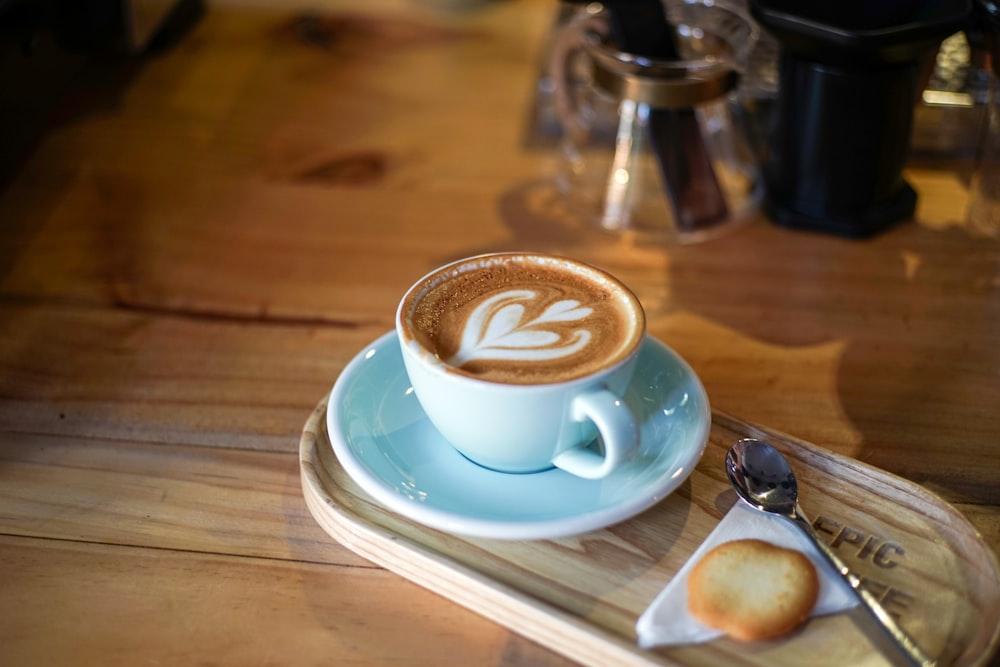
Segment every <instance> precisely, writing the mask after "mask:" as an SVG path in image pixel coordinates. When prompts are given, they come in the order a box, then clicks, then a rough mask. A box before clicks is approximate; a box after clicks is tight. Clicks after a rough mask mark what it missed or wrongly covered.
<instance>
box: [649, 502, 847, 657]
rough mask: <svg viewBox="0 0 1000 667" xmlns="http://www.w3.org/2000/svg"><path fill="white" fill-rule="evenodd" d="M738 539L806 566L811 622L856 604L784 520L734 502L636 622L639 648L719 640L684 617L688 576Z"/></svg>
mask: <svg viewBox="0 0 1000 667" xmlns="http://www.w3.org/2000/svg"><path fill="white" fill-rule="evenodd" d="M744 538H756V539H759V540H764V541H766V542H771V543H772V544H776V545H778V546H782V547H786V548H789V549H796V550H798V551H801V552H802V553H804V554H805V555H806V556H808V557H809V559H810V560H812V562H813V565H815V566H816V573H817V574H818V575H819V580H820V586H819V597H818V598H817V600H816V606H815V607H813V611H812V616H823V615H826V614H832V613H835V612H838V611H842V610H844V609H849V608H851V607H853V606H855V605H856V604H858V602H857V599H856V598H855V597H854V595H853V593H852V592H851V589H850V586H848V585H847V583H846V582H844V581H843V580H842V579H841V578H840V576H839V575H838V574H837V573H836V571H835V570H834V569H833V567H831V566H830V565H829V564H828V563H827V562H826V561H825V560H823V558H822V556H820V554H819V551H818V550H817V548H816V546H815V545H813V544H812V542H811V541H810V540H809V538H807V537H806V536H805V535H803V534H802V532H801V530H800V529H799V528H797V527H796V526H794V525H793V524H792V523H791V522H790V521H789V520H787V519H784V518H781V517H779V516H775V515H771V514H766V513H764V512H760V511H757V510H755V509H753V508H751V507H749V506H747V505H746V504H745V503H743V502H737V503H736V504H735V505H733V507H732V509H730V510H729V512H728V513H726V516H724V517H723V518H722V521H720V522H719V525H718V526H716V527H715V530H713V531H712V533H711V534H710V535H709V536H708V537H707V538H706V539H705V541H704V542H703V543H702V544H701V546H700V547H698V550H697V551H695V552H694V554H693V555H692V556H691V558H690V559H688V562H687V563H685V564H684V567H682V568H681V569H680V570H679V571H678V572H677V574H676V575H675V576H674V578H673V579H671V580H670V583H668V584H667V585H666V587H665V588H664V589H663V590H662V591H660V594H659V595H657V596H656V599H655V600H653V602H652V604H650V605H649V608H648V609H646V611H644V612H643V614H642V616H640V617H639V620H638V622H637V623H636V626H635V629H636V633H637V634H638V636H639V646H640V647H642V648H652V647H653V646H663V645H666V644H695V643H699V642H706V641H709V640H711V639H715V638H716V637H720V636H722V634H723V633H722V632H721V631H719V630H716V629H714V628H710V627H707V626H705V625H702V624H701V623H699V622H698V621H696V620H695V619H694V617H692V616H691V614H689V613H688V608H687V578H688V573H689V572H690V571H691V569H692V568H693V567H694V566H695V563H697V562H698V561H700V560H701V558H702V556H704V555H705V554H706V553H707V552H708V551H709V550H710V549H712V548H714V547H716V546H718V545H720V544H722V543H724V542H730V541H732V540H739V539H744Z"/></svg>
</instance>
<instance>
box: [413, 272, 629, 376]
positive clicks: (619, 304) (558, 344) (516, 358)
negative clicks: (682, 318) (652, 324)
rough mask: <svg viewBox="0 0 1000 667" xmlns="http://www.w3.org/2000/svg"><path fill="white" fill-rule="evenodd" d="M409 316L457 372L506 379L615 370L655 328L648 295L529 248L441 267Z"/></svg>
mask: <svg viewBox="0 0 1000 667" xmlns="http://www.w3.org/2000/svg"><path fill="white" fill-rule="evenodd" d="M399 314H400V317H401V318H402V321H403V322H404V323H405V329H406V330H407V333H408V334H409V335H411V336H412V338H413V340H415V341H416V342H417V343H418V344H419V345H421V346H422V347H423V348H424V349H426V350H428V351H430V352H431V353H432V354H433V355H434V356H436V357H437V358H438V359H439V360H441V361H442V362H444V364H446V366H447V368H448V369H449V370H450V371H452V372H456V373H459V374H462V375H468V376H471V377H475V378H478V379H481V380H486V381H489V382H497V383H504V384H529V385H533V384H552V383H559V382H565V381H569V380H573V379H576V378H580V377H584V376H588V375H591V374H593V373H594V372H596V371H598V370H601V369H605V368H608V367H611V366H614V365H615V364H617V363H619V362H621V361H623V360H625V359H627V358H629V356H630V355H631V354H632V353H633V352H634V351H635V349H636V348H637V347H638V345H639V344H640V342H641V340H642V337H643V332H644V327H645V317H644V314H643V311H642V306H641V305H640V304H639V301H638V299H636V297H635V295H633V294H632V292H630V291H629V290H628V288H626V287H625V286H624V285H622V284H621V283H619V282H618V281H617V280H615V279H614V278H612V277H611V276H609V275H607V274H606V273H604V272H603V271H600V270H598V269H595V268H593V267H591V266H588V265H586V264H581V263H578V262H575V261H571V260H565V259H561V258H556V257H549V256H539V255H531V254H519V253H510V254H497V255H489V256H484V257H478V258H472V259H469V260H465V261H463V262H460V263H457V264H453V265H450V266H447V267H444V268H442V269H440V270H438V271H437V272H435V273H432V274H431V275H429V276H427V277H426V278H425V279H423V280H422V281H420V282H419V283H418V284H417V285H416V286H415V287H414V288H413V289H411V291H410V292H409V293H408V294H407V295H406V296H405V297H404V299H403V302H402V303H401V305H400V313H399Z"/></svg>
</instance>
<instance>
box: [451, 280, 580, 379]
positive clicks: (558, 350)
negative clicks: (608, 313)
mask: <svg viewBox="0 0 1000 667" xmlns="http://www.w3.org/2000/svg"><path fill="white" fill-rule="evenodd" d="M537 298H538V294H537V293H536V292H534V291H532V290H509V291H506V292H502V293H500V294H495V295H493V296H491V297H489V298H488V299H485V300H484V301H483V302H482V303H481V304H479V305H478V306H477V307H476V308H475V309H474V310H473V311H472V314H471V315H470V316H469V319H468V321H466V323H465V328H464V329H463V331H462V343H461V347H460V348H459V350H458V352H457V353H455V355H454V356H452V357H451V358H450V359H448V362H447V363H448V364H449V365H451V366H456V367H461V366H463V365H464V364H466V363H468V362H470V361H473V360H484V359H494V360H498V359H504V360H514V361H544V360H551V359H558V358H560V357H566V356H569V355H571V354H574V353H576V352H579V351H580V350H582V349H583V348H584V347H586V346H587V343H589V342H590V339H591V332H590V331H587V330H586V329H578V330H576V331H574V332H573V333H572V335H570V336H568V337H566V336H561V335H560V334H559V333H558V332H556V331H552V330H548V329H546V328H545V327H544V325H545V324H547V323H549V324H551V323H556V322H572V321H576V320H582V319H584V318H586V317H587V316H588V315H590V314H591V313H592V312H593V309H591V308H588V307H586V306H581V305H580V302H579V301H576V300H573V299H564V300H561V301H556V302H555V303H552V304H550V305H548V306H547V307H546V308H545V310H544V311H543V312H542V314H541V315H539V316H538V317H536V318H535V319H533V320H530V321H528V322H522V320H523V319H524V314H525V310H526V309H525V306H524V302H530V301H533V300H534V299H537Z"/></svg>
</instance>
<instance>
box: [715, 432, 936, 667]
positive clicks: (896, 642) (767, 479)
mask: <svg viewBox="0 0 1000 667" xmlns="http://www.w3.org/2000/svg"><path fill="white" fill-rule="evenodd" d="M726 474H727V475H728V476H729V481H731V482H732V483H733V487H734V488H735V489H736V493H738V494H739V496H740V498H742V499H743V500H744V501H746V502H747V503H749V504H750V505H751V506H753V507H755V508H757V509H759V510H761V511H763V512H769V513H771V514H778V515H780V516H783V517H786V518H788V519H790V520H791V521H792V523H794V524H795V525H796V526H798V527H799V528H800V529H801V530H802V532H804V533H805V534H806V535H807V536H808V537H809V538H810V539H811V540H812V541H813V542H814V543H815V544H816V547H817V548H818V549H819V552H820V553H821V554H823V557H824V558H825V559H826V560H827V561H828V562H829V563H830V565H832V566H833V569H834V570H836V571H837V572H838V573H839V574H840V576H841V577H843V579H844V581H846V582H847V583H848V584H849V585H850V587H851V590H852V591H853V592H854V594H855V595H856V596H857V597H858V599H859V600H860V601H861V607H862V609H864V610H865V611H866V612H867V614H866V616H865V618H867V619H868V620H871V621H875V623H866V624H865V625H866V626H871V627H873V628H875V629H877V630H878V632H867V631H868V630H869V629H870V628H869V627H866V628H865V629H866V634H869V637H870V638H871V639H872V640H873V641H875V642H876V643H877V644H878V645H879V646H880V647H881V648H882V649H883V650H884V651H885V652H886V653H887V655H888V657H891V658H892V659H893V662H894V663H895V664H901V665H921V666H922V667H927V666H930V665H933V664H934V661H933V660H931V659H930V658H929V657H927V655H925V654H924V652H923V651H921V650H920V647H919V646H917V645H916V643H914V641H913V640H912V639H910V637H909V636H908V635H907V634H906V633H905V632H904V631H903V629H902V628H900V627H899V625H898V624H897V623H896V621H895V620H893V618H892V616H890V615H889V613H888V612H887V611H886V610H885V608H883V607H882V605H881V604H879V601H878V600H877V599H876V598H875V596H873V595H872V594H871V593H869V592H868V591H867V590H866V589H865V588H864V587H863V586H862V585H861V580H860V579H859V578H858V577H857V576H855V575H854V574H852V573H851V571H850V570H849V569H848V568H847V566H846V565H845V564H844V561H842V560H841V559H840V557H839V556H837V554H836V553H834V552H833V550H832V549H831V548H830V547H829V546H828V545H827V544H826V542H824V541H823V540H821V539H820V538H819V536H818V535H817V534H816V531H815V530H813V527H812V524H810V523H809V521H808V519H806V518H805V516H803V514H802V509H801V508H800V507H799V503H798V496H799V487H798V483H797V482H796V480H795V473H794V472H792V468H791V466H790V465H789V464H788V461H787V460H785V457H784V456H782V455H781V453H780V452H779V451H778V450H776V449H775V448H774V447H772V446H771V445H769V444H767V443H766V442H764V441H762V440H756V439H754V438H744V439H742V440H739V441H737V442H736V443H735V444H734V445H733V446H732V447H731V448H730V449H729V453H728V454H726Z"/></svg>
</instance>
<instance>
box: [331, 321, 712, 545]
mask: <svg viewBox="0 0 1000 667" xmlns="http://www.w3.org/2000/svg"><path fill="white" fill-rule="evenodd" d="M625 400H626V401H627V402H628V403H629V405H630V406H631V407H632V408H633V410H634V411H635V412H636V415H637V417H638V418H639V419H640V420H641V443H640V449H639V453H638V455H637V456H635V458H633V459H631V460H630V461H629V462H628V463H626V464H624V465H623V466H621V467H620V468H618V469H616V470H615V471H614V472H612V473H611V474H610V475H609V476H607V477H605V478H604V479H599V480H587V479H581V478H579V477H574V476H573V475H570V474H569V473H566V472H564V471H562V470H559V469H558V468H553V469H552V470H547V471H544V472H539V473H533V474H524V475H516V474H507V473H501V472H496V471H493V470H487V469H485V468H482V467H480V466H477V465H476V464H474V463H472V462H471V461H469V460H468V459H466V458H465V457H464V456H462V455H461V454H459V453H458V452H457V451H456V450H455V449H453V448H452V447H451V445H449V444H448V442H447V441H446V440H444V438H443V437H442V436H441V435H440V434H439V433H438V432H437V430H436V429H435V428H434V427H433V426H432V425H431V423H430V422H429V421H428V420H427V417H426V416H424V413H423V411H422V410H421V409H420V404H419V403H418V402H417V399H416V397H415V396H414V395H413V392H412V390H411V389H410V383H409V381H408V379H407V377H406V372H405V370H404V369H403V360H402V356H401V353H400V350H399V341H398V339H397V338H396V334H395V332H390V333H387V334H385V335H384V336H382V337H381V338H379V339H378V340H376V341H375V342H374V343H372V344H371V345H370V346H369V347H367V348H366V349H364V350H362V351H361V352H360V353H359V354H358V355H357V356H356V357H355V358H354V359H353V360H352V361H351V362H350V363H349V364H348V365H347V367H346V368H344V371H343V372H342V373H341V375H340V377H339V378H338V379H337V381H336V383H335V384H334V386H333V392H332V393H331V395H330V402H329V406H328V408H327V427H328V430H329V432H330V441H331V442H332V443H333V449H334V452H335V453H336V455H337V458H338V459H339V461H340V463H341V465H342V466H343V467H344V469H345V470H346V471H347V473H348V474H349V475H350V476H351V477H352V478H353V479H354V480H355V481H356V482H357V483H358V485H359V486H360V487H361V488H362V489H364V490H365V491H366V492H367V493H368V494H370V495H371V496H372V497H373V498H374V499H375V500H377V501H378V502H379V503H381V504H382V505H384V506H385V507H387V508H389V509H391V510H393V511H395V512H397V513H399V514H402V515H403V516H406V517H408V518H410V519H412V520H414V521H418V522H420V523H423V524H426V525H428V526H431V527H433V528H437V529H440V530H444V531H448V532H451V533H458V534H462V535H469V536H475V537H492V538H502V539H523V540H527V539H544V538H554V537H562V536H566V535H574V534H578V533H584V532H587V531H591V530H597V529H599V528H603V527H605V526H609V525H611V524H614V523H617V522H619V521H624V520H625V519H628V518H629V517H632V516H634V515H636V514H638V513H639V512H641V511H643V510H645V509H647V508H648V507H650V506H652V505H653V504H655V503H657V502H659V501H660V500H662V499H663V498H665V497H666V496H667V495H669V494H670V493H671V492H672V491H673V490H674V489H676V488H677V487H678V486H680V485H681V483H682V482H683V481H684V480H685V479H686V478H687V476H688V475H690V474H691V471H692V470H693V469H694V467H695V465H696V464H697V463H698V460H699V459H700V458H701V455H702V452H703V451H704V449H705V445H706V444H707V442H708V431H709V426H710V422H711V412H710V410H709V405H708V397H707V396H706V395H705V389H704V388H703V387H702V385H701V382H700V380H699V379H698V377H697V376H696V375H695V374H694V372H693V371H692V370H691V368H690V367H689V366H688V365H687V363H685V362H684V360H683V359H681V358H680V357H679V356H678V355H677V354H676V353H675V352H674V351H673V350H671V349H670V348H668V347H667V346H666V345H664V344H663V343H661V342H660V341H658V340H656V339H655V338H652V337H651V336H647V337H646V340H645V341H644V343H643V347H642V350H641V352H640V357H639V364H638V370H637V371H636V374H635V377H634V379H633V380H632V383H631V385H630V386H629V389H628V391H627V392H626V396H625Z"/></svg>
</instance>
